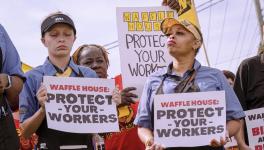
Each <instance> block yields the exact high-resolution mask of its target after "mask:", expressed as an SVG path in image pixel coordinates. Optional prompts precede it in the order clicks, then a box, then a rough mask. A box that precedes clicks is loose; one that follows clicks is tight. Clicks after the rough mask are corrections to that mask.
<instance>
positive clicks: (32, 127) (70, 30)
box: [19, 12, 97, 150]
mask: <svg viewBox="0 0 264 150" xmlns="http://www.w3.org/2000/svg"><path fill="white" fill-rule="evenodd" d="M41 36H42V37H41V41H42V43H43V45H44V46H45V47H46V48H47V49H48V57H47V59H46V61H45V62H44V64H43V65H41V66H39V67H36V68H34V69H32V70H31V71H29V72H27V73H26V77H27V81H26V83H25V84H24V88H23V90H22V92H21V94H20V98H19V99H20V104H19V106H20V122H21V123H22V124H21V128H22V136H24V137H26V138H27V137H30V136H31V135H32V134H33V133H35V132H36V133H37V135H38V136H39V138H38V144H37V145H38V148H40V149H52V150H57V149H79V150H80V149H86V150H87V149H89V150H93V144H92V136H91V135H88V134H77V133H69V132H61V131H57V130H52V129H49V128H48V127H47V119H46V115H45V102H46V101H47V99H48V98H47V88H46V87H45V86H44V85H42V83H41V82H42V79H43V76H64V77H89V78H95V77H97V75H96V74H95V72H94V71H92V70H91V69H89V68H85V67H80V66H78V65H76V64H75V63H74V62H73V61H72V59H71V57H70V52H71V49H72V46H73V43H74V41H75V39H76V29H75V26H74V23H73V21H72V19H71V18H70V17H69V16H67V15H65V14H63V13H61V12H57V13H53V14H51V15H49V16H48V17H47V18H46V19H44V21H43V22H42V24H41Z"/></svg>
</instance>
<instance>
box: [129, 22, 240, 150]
mask: <svg viewBox="0 0 264 150" xmlns="http://www.w3.org/2000/svg"><path fill="white" fill-rule="evenodd" d="M161 31H162V32H163V33H164V34H165V35H167V49H168V51H169V54H170V55H171V56H172V58H173V59H172V60H171V61H172V62H171V63H170V64H169V66H168V67H167V68H165V69H163V70H158V71H157V72H155V73H153V74H152V75H151V76H149V77H148V79H147V81H146V83H145V87H144V89H143V94H142V97H141V99H140V104H139V108H138V114H137V116H136V119H135V121H134V123H135V124H136V125H138V126H139V128H138V135H139V137H140V139H141V141H142V142H143V143H145V145H146V149H147V150H157V149H158V150H162V149H165V147H164V146H162V145H160V144H159V143H155V142H154V139H153V129H154V121H153V119H154V112H153V111H154V110H153V108H154V107H153V106H154V103H153V99H154V96H155V95H156V94H170V93H187V92H206V91H220V90H224V91H225V94H226V95H225V98H226V128H227V137H228V136H233V135H234V134H235V133H236V132H237V131H238V129H239V128H240V122H239V119H240V118H243V117H244V116H245V115H244V113H243V110H242V108H241V105H240V103H239V101H238V99H237V97H236V95H235V93H234V91H233V90H232V89H231V87H230V86H229V84H228V82H227V80H226V78H225V76H224V75H223V73H222V72H221V71H220V70H217V69H214V68H209V67H205V66H202V65H201V64H200V63H199V62H198V61H197V60H196V59H195V57H196V55H197V53H198V51H199V48H200V47H201V45H202V42H203V37H202V34H201V32H200V30H199V29H198V28H197V27H196V26H195V25H194V24H193V23H191V22H190V21H188V20H176V19H174V18H166V19H164V20H163V22H162V23H161ZM175 142H177V141H175ZM226 142H227V140H226V138H224V137H223V138H221V139H212V140H211V141H208V145H205V146H200V147H178V148H167V149H170V150H174V149H175V150H196V149H197V150H211V149H212V150H222V149H224V148H223V145H224V144H225V143H226Z"/></svg>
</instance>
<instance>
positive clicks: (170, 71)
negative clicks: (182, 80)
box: [162, 59, 201, 76]
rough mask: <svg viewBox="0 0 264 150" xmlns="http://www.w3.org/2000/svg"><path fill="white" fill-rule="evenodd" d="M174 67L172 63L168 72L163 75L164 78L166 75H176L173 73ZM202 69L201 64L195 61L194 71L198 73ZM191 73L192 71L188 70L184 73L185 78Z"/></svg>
mask: <svg viewBox="0 0 264 150" xmlns="http://www.w3.org/2000/svg"><path fill="white" fill-rule="evenodd" d="M172 66H173V62H171V63H170V64H169V65H168V67H167V70H165V71H164V72H163V74H162V75H163V76H164V75H175V74H174V73H173V72H172ZM200 67H201V64H200V62H199V61H197V60H196V59H194V65H193V69H194V70H196V71H197V70H198V69H199V68H200ZM190 71H191V70H187V71H186V72H185V73H184V75H183V76H186V74H187V73H189V72H190Z"/></svg>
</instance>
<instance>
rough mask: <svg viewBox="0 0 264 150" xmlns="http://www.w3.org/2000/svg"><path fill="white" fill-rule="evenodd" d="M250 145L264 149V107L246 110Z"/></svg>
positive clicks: (253, 147)
mask: <svg viewBox="0 0 264 150" xmlns="http://www.w3.org/2000/svg"><path fill="white" fill-rule="evenodd" d="M245 113H246V117H245V120H246V125H247V133H248V141H249V146H250V147H251V148H252V149H254V150H264V108H258V109H253V110H248V111H245Z"/></svg>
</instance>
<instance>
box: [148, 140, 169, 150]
mask: <svg viewBox="0 0 264 150" xmlns="http://www.w3.org/2000/svg"><path fill="white" fill-rule="evenodd" d="M145 145H146V148H145V150H163V149H165V147H164V146H162V145H161V144H159V143H155V142H154V140H153V139H151V140H148V141H147V142H146V143H145Z"/></svg>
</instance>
